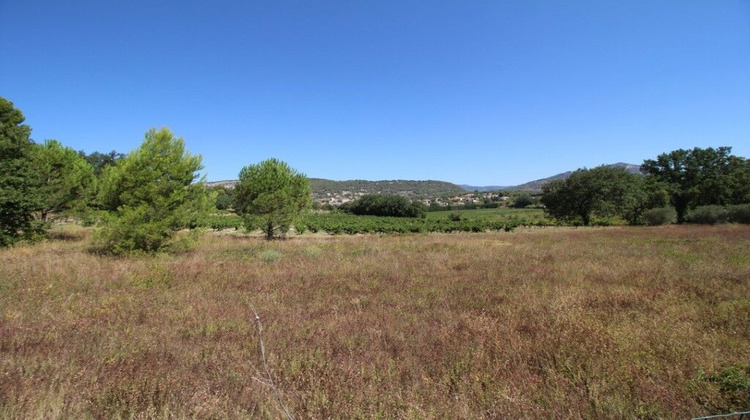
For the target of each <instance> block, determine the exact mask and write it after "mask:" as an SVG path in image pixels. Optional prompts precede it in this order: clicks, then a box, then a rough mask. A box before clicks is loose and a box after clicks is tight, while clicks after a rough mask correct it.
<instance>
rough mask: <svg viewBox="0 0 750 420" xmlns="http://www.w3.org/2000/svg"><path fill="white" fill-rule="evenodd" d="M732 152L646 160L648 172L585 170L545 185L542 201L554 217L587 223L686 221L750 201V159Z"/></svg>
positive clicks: (680, 152) (697, 151)
mask: <svg viewBox="0 0 750 420" xmlns="http://www.w3.org/2000/svg"><path fill="white" fill-rule="evenodd" d="M731 151H732V149H731V147H718V148H715V149H714V148H710V147H709V148H706V149H701V148H697V147H696V148H694V149H692V150H684V149H679V150H675V151H672V152H669V153H663V154H660V155H659V156H657V157H656V159H647V160H645V161H644V162H643V164H642V165H641V168H640V169H641V173H642V174H634V173H631V172H629V171H627V170H626V169H624V168H617V167H607V166H599V167H597V168H593V169H579V170H577V171H575V172H573V173H572V174H571V175H570V176H569V177H568V178H566V179H564V180H556V181H551V182H549V183H547V184H545V185H544V186H543V187H542V193H543V195H542V199H541V202H542V204H543V205H544V207H545V211H546V212H547V213H548V214H549V215H550V216H551V217H554V218H557V219H561V220H566V221H569V222H574V223H582V224H583V225H589V224H590V223H591V219H592V217H593V216H597V217H620V218H622V219H625V220H627V221H628V222H629V223H631V224H640V223H644V222H645V223H649V221H650V220H656V218H654V216H655V215H658V214H668V213H669V212H670V211H671V212H673V213H674V216H675V219H676V222H677V223H684V222H686V221H688V215H689V213H690V212H691V211H693V210H696V209H698V208H699V207H701V206H732V205H742V204H747V203H750V160H748V159H746V158H743V157H739V156H734V155H732V154H731ZM664 219H665V220H664V221H665V222H666V221H669V220H668V219H669V218H668V217H664Z"/></svg>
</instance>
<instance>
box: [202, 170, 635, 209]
mask: <svg viewBox="0 0 750 420" xmlns="http://www.w3.org/2000/svg"><path fill="white" fill-rule="evenodd" d="M606 166H611V167H616V168H625V169H627V170H628V171H630V172H632V173H635V174H639V173H640V166H639V165H633V164H630V163H622V162H620V163H613V164H611V165H606ZM572 173H573V171H567V172H563V173H560V174H557V175H552V176H550V177H547V178H542V179H537V180H534V181H530V182H527V183H525V184H521V185H514V186H496V185H491V186H473V185H456V184H452V183H450V182H444V181H407V180H391V181H364V180H359V179H357V180H350V181H331V180H329V179H321V178H310V188H311V189H312V195H313V199H315V201H318V202H332V203H341V202H346V201H349V200H353V199H356V198H357V197H360V196H362V195H365V194H397V195H402V196H404V197H407V198H410V199H412V200H414V199H422V198H435V197H441V196H458V195H462V194H465V193H466V192H473V191H480V192H485V191H499V190H526V191H541V190H542V185H544V184H546V183H547V182H550V181H553V180H556V179H565V178H567V177H569V176H570V174H572ZM236 183H237V181H236V180H227V181H215V182H207V183H206V185H207V186H209V187H227V188H233V187H234V185H235V184H236Z"/></svg>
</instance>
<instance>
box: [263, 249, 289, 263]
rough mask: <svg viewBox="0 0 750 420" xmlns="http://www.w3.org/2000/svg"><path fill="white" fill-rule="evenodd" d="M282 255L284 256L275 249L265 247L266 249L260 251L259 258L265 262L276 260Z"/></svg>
mask: <svg viewBox="0 0 750 420" xmlns="http://www.w3.org/2000/svg"><path fill="white" fill-rule="evenodd" d="M283 256H284V254H282V253H281V252H279V251H276V250H275V249H267V250H265V251H263V252H261V253H260V259H261V260H262V261H263V262H267V263H272V262H276V261H278V260H280V259H281V257H283Z"/></svg>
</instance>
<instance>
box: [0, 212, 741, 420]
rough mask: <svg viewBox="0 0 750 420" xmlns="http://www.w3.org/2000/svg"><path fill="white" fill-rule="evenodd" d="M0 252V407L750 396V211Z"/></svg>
mask: <svg viewBox="0 0 750 420" xmlns="http://www.w3.org/2000/svg"><path fill="white" fill-rule="evenodd" d="M55 236H56V239H53V240H51V241H48V242H46V243H41V244H36V245H28V246H18V247H15V248H12V249H4V250H0V418H117V417H121V418H132V417H138V418H162V417H178V418H179V417H196V418H236V417H255V418H278V417H280V416H281V415H282V412H281V408H280V406H279V404H278V402H277V400H276V399H275V397H274V394H273V392H272V390H271V389H270V388H269V387H268V386H267V385H265V384H264V383H262V382H261V381H260V380H259V379H263V378H264V376H263V373H261V372H262V371H263V368H262V360H261V358H260V356H259V350H258V338H259V337H258V330H257V329H256V326H255V324H254V316H253V312H252V310H251V308H250V305H253V306H254V307H255V308H256V309H257V311H258V313H259V314H260V316H261V319H262V322H263V327H264V331H263V336H262V338H263V341H264V343H265V348H266V353H267V359H268V360H267V361H268V366H269V369H270V371H271V373H272V375H273V377H274V380H275V381H276V385H277V387H278V389H279V391H280V393H281V396H282V399H283V401H284V403H285V404H286V405H287V406H288V407H289V409H290V411H291V412H292V413H293V414H294V415H295V417H296V418H298V419H302V418H329V417H333V418H346V419H349V418H466V419H469V418H538V417H553V418H634V417H640V418H659V417H666V418H689V417H694V416H700V415H708V414H711V413H725V412H731V411H734V410H743V409H744V410H747V409H750V226H747V225H744V226H737V225H722V226H716V227H706V226H666V227H658V228H636V227H613V228H591V229H573V228H545V229H519V230H517V231H515V232H513V233H505V232H493V233H478V234H418V235H397V236H388V235H362V236H338V237H326V236H320V235H309V236H307V235H303V236H300V237H293V238H291V239H289V240H285V241H273V242H265V241H263V240H261V239H260V238H258V237H244V236H233V235H207V236H205V237H204V238H203V240H202V242H201V244H200V245H199V246H198V248H197V249H196V250H194V251H191V252H185V253H181V254H177V255H159V256H156V257H147V256H142V257H128V258H112V257H104V256H97V255H94V254H92V253H90V252H88V248H89V246H90V232H89V231H87V230H65V231H60V232H58V233H57V234H56V235H55Z"/></svg>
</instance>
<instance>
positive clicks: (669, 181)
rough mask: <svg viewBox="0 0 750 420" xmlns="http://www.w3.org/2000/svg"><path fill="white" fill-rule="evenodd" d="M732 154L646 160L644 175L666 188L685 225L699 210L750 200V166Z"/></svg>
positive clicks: (705, 152) (724, 150) (726, 150)
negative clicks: (693, 211)
mask: <svg viewBox="0 0 750 420" xmlns="http://www.w3.org/2000/svg"><path fill="white" fill-rule="evenodd" d="M731 151H732V148H731V147H719V148H716V149H714V148H710V147H709V148H707V149H700V148H698V147H696V148H694V149H692V150H685V149H678V150H675V151H672V152H669V153H663V154H661V155H659V156H657V158H656V159H647V160H645V161H644V162H643V165H641V171H642V172H644V173H645V174H647V175H648V176H649V177H652V178H654V179H655V180H657V181H658V182H660V183H662V184H663V185H664V188H665V190H666V191H667V193H668V194H669V198H670V201H671V203H672V205H673V206H674V208H675V211H676V212H677V222H678V223H683V222H684V221H685V220H686V217H687V213H688V211H689V210H690V209H693V208H695V207H697V206H705V205H724V204H740V203H742V202H747V200H748V199H750V189H748V188H750V187H748V184H750V169H749V166H750V164H749V163H748V160H747V159H743V158H741V157H737V156H732V155H731V154H730V153H731Z"/></svg>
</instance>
